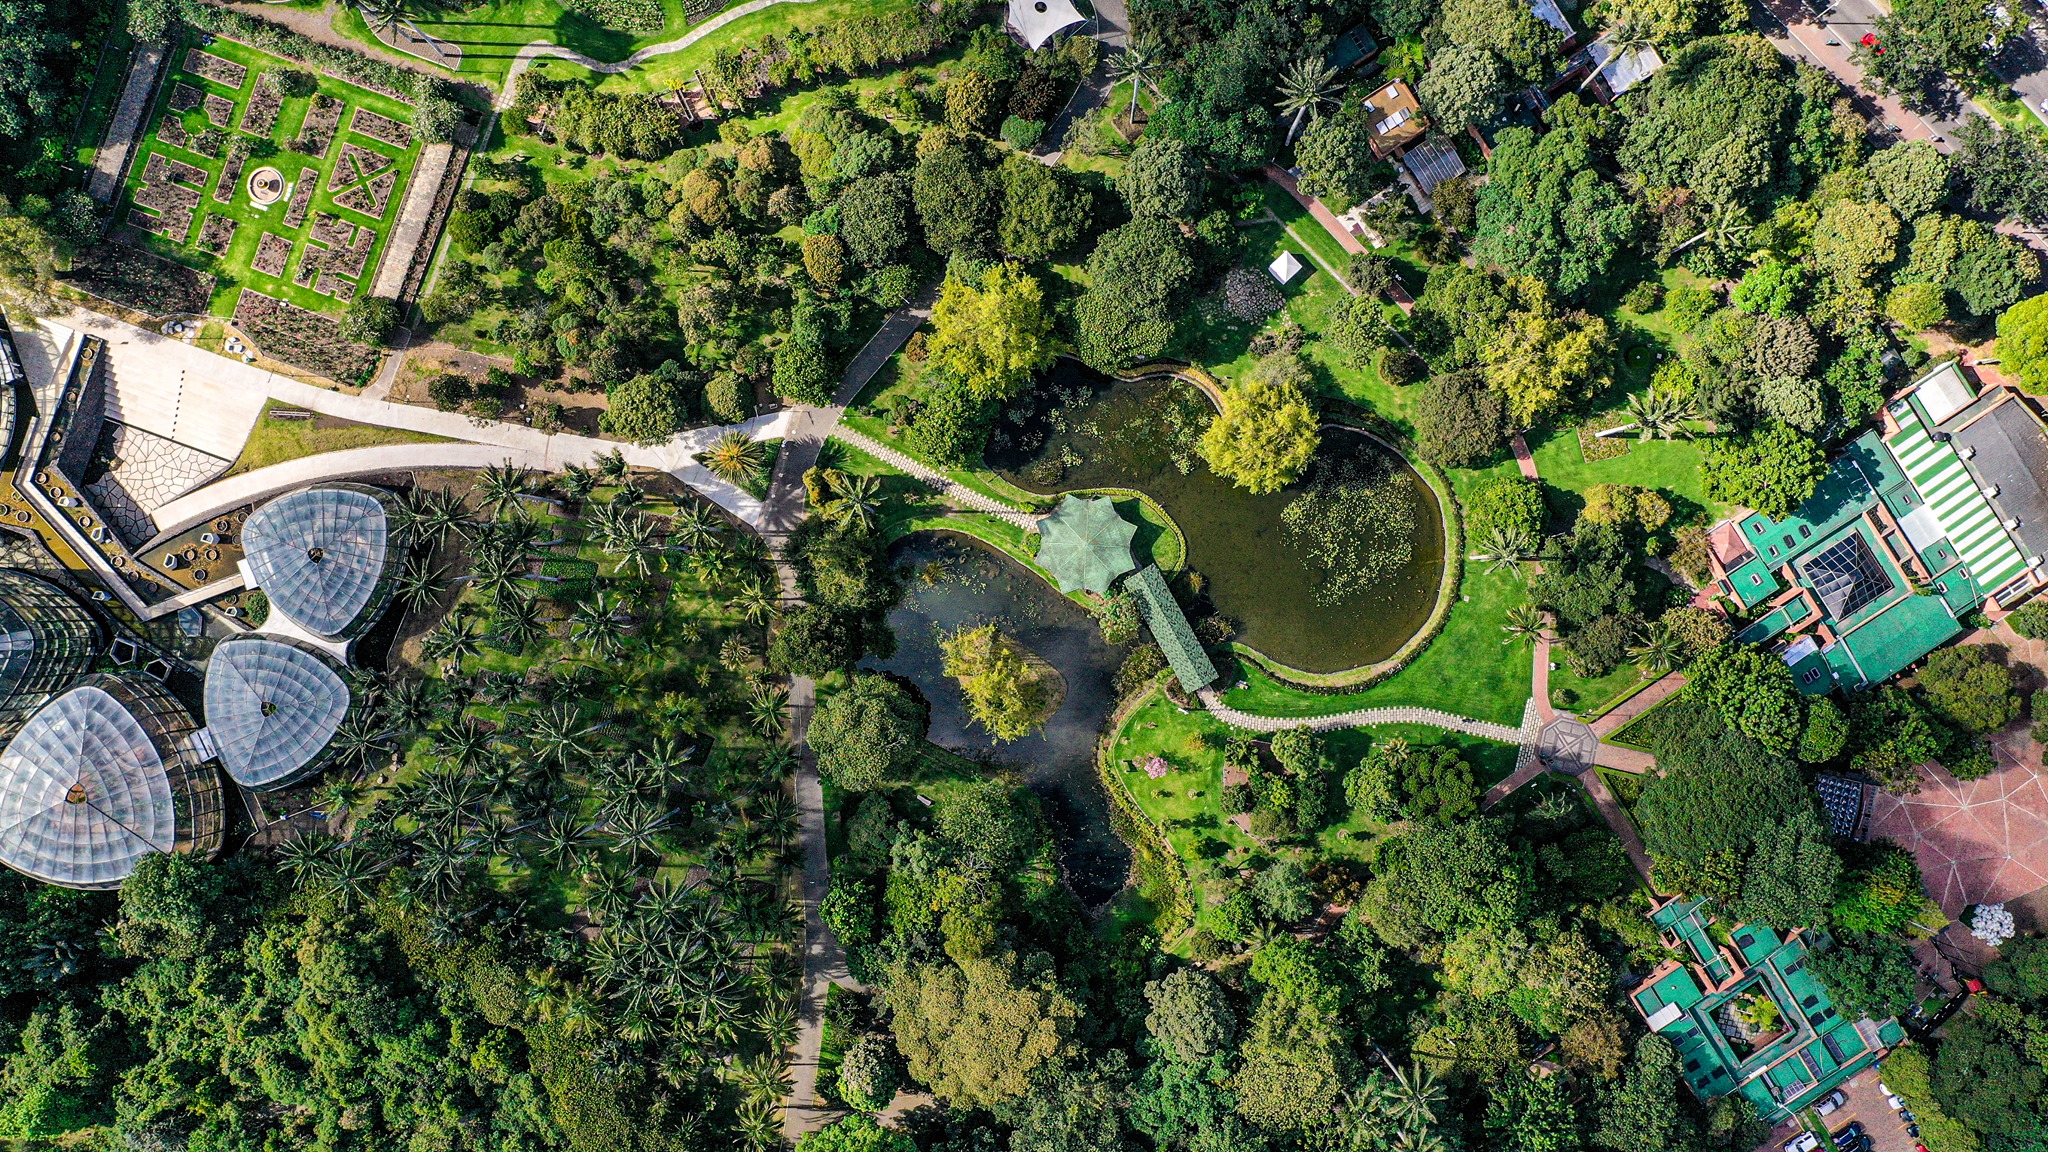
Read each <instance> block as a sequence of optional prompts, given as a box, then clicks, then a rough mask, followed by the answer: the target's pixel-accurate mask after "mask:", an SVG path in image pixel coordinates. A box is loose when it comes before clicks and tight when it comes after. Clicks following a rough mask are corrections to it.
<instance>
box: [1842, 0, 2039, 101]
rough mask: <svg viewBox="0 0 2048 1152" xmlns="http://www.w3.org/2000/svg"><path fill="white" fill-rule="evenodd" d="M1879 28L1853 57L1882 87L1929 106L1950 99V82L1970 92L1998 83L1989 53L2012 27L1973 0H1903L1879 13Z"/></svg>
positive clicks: (1887, 91)
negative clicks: (1946, 90) (1882, 13)
mask: <svg viewBox="0 0 2048 1152" xmlns="http://www.w3.org/2000/svg"><path fill="white" fill-rule="evenodd" d="M1875 32H1876V39H1875V41H1874V42H1873V43H1872V44H1870V45H1858V46H1857V47H1856V49H1855V50H1854V51H1853V52H1852V53H1851V54H1850V58H1851V59H1852V60H1853V61H1854V62H1855V63H1856V64H1857V65H1859V66H1860V67H1861V68H1862V69H1863V74H1864V76H1865V77H1867V78H1868V79H1869V80H1870V81H1871V82H1872V84H1873V86H1874V87H1876V88H1877V89H1878V90H1879V91H1881V92H1883V93H1885V94H1886V95H1890V96H1898V97H1900V98H1901V99H1902V100H1903V101H1904V102H1905V104H1906V106H1907V107H1909V108H1912V109H1914V110H1916V111H1921V112H1926V111H1931V110H1934V109H1937V108H1940V107H1943V106H1944V105H1946V104H1947V103H1948V102H1949V101H1948V98H1947V95H1946V93H1945V92H1944V91H1943V89H1945V88H1946V86H1947V83H1948V82H1951V81H1952V82H1954V83H1955V84H1957V85H1959V86H1960V87H1961V88H1962V89H1963V90H1964V91H1966V92H1971V93H1976V92H1981V91H1985V90H1988V89H1990V88H1991V87H1993V86H1995V85H1996V83H1997V77H1996V76H1995V75H1993V74H1992V72H1991V66H1990V59H1991V56H1992V54H1993V52H1994V51H1995V46H1996V45H1997V44H2000V43H2002V42H2003V41H2004V40H2005V39H2006V37H2007V36H2009V35H2010V34H2011V28H2010V25H2009V23H2008V25H2007V26H2005V27H2001V25H2000V23H1999V22H1998V21H1997V20H1994V19H1993V17H1992V15H1991V9H1989V8H1987V7H1979V6H1977V5H1975V4H1972V3H1970V2H1969V0H1903V2H1902V3H1898V4H1894V5H1892V7H1891V11H1890V12H1889V13H1887V14H1885V15H1883V16H1880V17H1878V18H1877V23H1876V28H1875Z"/></svg>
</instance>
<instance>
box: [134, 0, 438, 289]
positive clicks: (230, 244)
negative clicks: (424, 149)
mask: <svg viewBox="0 0 2048 1152" xmlns="http://www.w3.org/2000/svg"><path fill="white" fill-rule="evenodd" d="M196 35H197V34H195V33H193V32H191V31H189V30H188V31H187V32H186V33H185V34H184V35H183V36H182V37H181V39H180V40H179V42H178V44H177V46H176V47H175V48H174V50H173V53H172V63H173V67H172V69H171V71H170V75H169V76H168V77H167V78H166V80H165V81H164V83H163V86H162V90H161V91H160V92H159V93H158V96H157V103H156V106H155V108H154V109H153V110H152V112H151V115H150V117H149V119H148V123H149V124H150V126H151V132H150V135H149V136H148V137H147V138H146V139H145V140H144V141H143V142H142V146H141V148H140V149H139V150H138V152H137V154H136V158H135V161H134V163H133V165H132V167H131V169H130V175H129V183H128V196H129V201H130V204H131V206H130V207H128V208H127V209H126V211H125V214H124V216H123V219H124V220H126V221H127V222H128V223H131V224H133V225H135V226H136V228H137V229H138V231H142V232H144V233H147V229H148V228H149V227H150V226H151V225H152V224H155V225H157V226H159V227H166V226H167V225H164V224H162V223H161V222H160V221H158V220H157V219H154V218H152V216H151V215H150V214H149V212H148V211H146V210H145V209H143V208H141V207H140V206H134V198H135V197H136V195H137V194H138V193H141V194H143V195H145V196H147V195H149V194H148V193H144V192H143V188H144V185H145V183H147V182H148V177H149V163H150V161H151V159H152V158H153V157H162V160H161V161H159V166H160V167H162V166H163V165H166V164H168V163H169V162H172V161H175V162H177V163H179V164H182V165H190V166H192V167H194V168H196V169H199V170H200V171H202V172H203V173H204V179H203V186H202V187H201V188H199V189H198V190H197V192H196V193H193V195H196V198H197V200H198V206H197V207H196V208H195V209H194V210H193V212H192V217H193V219H192V221H191V223H190V225H189V226H188V227H186V228H185V229H184V230H183V231H182V232H178V231H176V230H175V228H172V231H173V234H172V235H168V236H166V235H156V234H144V235H141V236H140V237H139V238H138V239H136V240H135V241H134V242H135V243H137V244H139V245H140V246H142V247H145V248H147V249H149V250H150V251H153V252H155V253H157V254H158V255H161V256H167V257H169V258H171V259H173V260H177V261H179V262H181V263H184V264H187V265H190V266H192V267H195V268H198V269H201V270H203V271H207V272H212V273H214V274H215V275H216V276H217V277H218V278H219V279H218V282H217V284H216V286H215V289H214V294H213V300H212V307H211V311H212V313H213V314H214V315H217V316H231V315H233V314H234V311H235V304H236V301H237V299H238V298H239V297H240V295H241V290H242V289H243V288H245V287H247V288H252V289H255V290H256V291H258V292H261V293H263V294H265V295H268V296H272V297H275V298H277V299H280V300H285V301H288V302H290V303H292V304H296V305H298V306H299V307H301V308H305V309H307V310H309V311H313V312H324V313H328V314H330V315H338V314H340V313H341V312H343V311H344V310H345V309H346V308H347V301H348V299H349V297H351V296H353V295H367V294H368V292H369V290H370V284H371V282H372V281H373V280H374V279H375V276H376V270H377V266H378V263H379V262H380V260H381V259H382V257H383V255H384V248H385V246H386V244H387V242H388V241H389V239H390V233H391V231H392V223H391V222H393V221H395V220H396V218H397V215H398V209H399V206H400V204H401V203H402V202H403V200H404V197H405V192H406V188H407V186H408V184H409V183H410V179H411V176H412V170H413V165H414V163H415V162H416V161H417V159H418V157H419V151H420V147H421V144H420V141H419V140H418V138H417V137H413V138H412V139H411V141H410V142H409V143H408V144H406V145H405V146H403V147H398V146H395V145H393V144H390V143H386V142H384V141H381V140H377V139H374V138H372V137H370V136H367V135H365V134H363V133H362V132H360V131H357V130H355V129H356V127H357V125H356V121H355V118H356V116H357V115H358V114H359V112H370V113H374V114H376V115H378V116H382V117H385V118H387V119H390V120H395V121H398V122H399V123H401V124H410V123H411V121H412V108H411V106H410V105H408V104H405V103H403V102H402V101H399V100H395V99H393V98H391V97H389V96H384V95H381V94H379V93H375V92H370V91H368V90H366V89H363V88H358V87H356V86H354V85H352V84H348V83H344V82H343V81H340V80H336V79H334V78H333V77H331V76H326V75H319V74H313V75H314V76H315V81H316V85H317V91H318V93H319V94H320V95H324V96H327V97H330V98H332V99H335V100H339V101H340V102H341V103H342V105H343V108H342V111H341V115H340V121H339V123H338V124H336V125H335V126H334V128H333V130H332V133H331V136H330V138H329V139H328V141H327V142H326V143H325V144H324V145H322V146H321V147H320V149H319V151H320V154H319V155H317V156H313V155H307V154H305V153H303V152H297V151H293V150H292V147H291V145H292V144H293V143H294V142H295V141H296V140H297V138H298V137H299V136H300V134H301V129H302V127H303V126H304V124H305V121H306V119H307V114H308V112H309V110H310V109H311V106H312V103H313V97H289V98H286V99H285V100H284V101H283V106H282V107H281V108H280V109H279V110H278V112H277V115H276V119H275V121H274V122H273V123H272V124H271V126H270V128H269V130H268V132H267V133H262V132H258V133H254V134H250V133H244V132H242V131H240V128H241V125H242V124H243V122H244V117H245V116H246V115H247V114H248V110H249V105H250V101H251V98H252V96H253V94H254V93H255V92H256V90H257V86H258V83H259V81H260V78H261V76H262V74H263V73H265V72H269V71H276V70H284V69H290V70H294V71H301V72H303V71H306V70H305V69H304V68H302V67H300V66H298V65H295V64H293V63H291V62H289V61H285V60H282V59H279V58H278V57H275V56H271V55H269V54H267V53H263V52H258V51H256V50H255V49H253V48H250V47H248V46H246V45H243V44H239V43H236V42H234V41H231V40H227V39H216V40H214V42H213V43H211V44H210V45H208V46H207V47H206V48H205V51H206V52H207V53H209V54H211V55H213V56H217V57H220V58H222V59H225V60H228V61H230V62H232V63H234V64H238V65H241V66H242V67H243V68H245V69H246V70H247V74H246V75H245V76H243V77H242V82H241V84H240V85H239V86H237V87H230V86H228V85H227V84H226V83H223V82H218V81H215V80H211V79H207V78H204V77H201V76H199V75H197V74H196V73H193V72H190V71H187V70H186V68H185V65H186V63H187V55H186V53H187V50H188V49H190V48H193V47H194V46H196V45H197V43H198V41H197V39H196ZM181 90H182V91H184V92H187V93H190V92H193V91H196V92H197V93H199V94H200V95H201V96H202V97H204V96H217V97H220V98H223V99H225V100H227V101H229V102H231V105H232V107H231V109H230V110H229V111H228V112H227V114H226V115H225V116H224V117H223V119H225V121H226V123H227V125H228V126H230V127H231V128H232V129H233V130H232V131H226V130H224V134H225V135H226V136H227V138H228V139H230V140H241V141H243V142H245V143H247V144H249V145H250V146H251V148H252V154H251V156H250V157H249V159H248V160H247V162H246V164H243V165H241V166H240V173H239V175H238V176H237V177H236V179H235V180H234V182H233V184H231V185H230V186H229V188H228V191H227V197H226V199H225V200H223V199H222V198H220V195H219V187H220V185H221V183H222V180H223V176H224V170H226V169H232V168H235V167H236V164H235V162H234V161H233V160H232V159H230V158H228V157H227V156H226V155H225V149H223V150H222V151H223V154H222V155H220V156H206V155H203V154H201V153H200V152H197V151H193V150H192V149H191V148H190V147H178V146H174V145H173V144H171V143H169V142H167V141H166V140H165V138H164V134H165V132H166V130H167V129H166V125H170V128H169V131H170V132H171V133H172V134H173V135H175V133H176V132H177V130H178V129H179V128H182V129H183V130H184V132H185V133H186V134H187V136H188V137H197V136H198V135H199V133H200V132H202V131H203V130H205V129H206V128H208V126H209V121H208V114H207V112H206V111H205V110H204V108H203V106H202V107H195V108H192V109H190V110H188V111H185V112H182V113H181V112H178V111H176V110H174V109H172V108H171V107H170V105H171V103H172V102H173V101H174V100H176V99H177V98H178V95H179V93H180V92H181ZM188 143H190V144H195V145H196V144H197V143H198V140H197V139H188ZM358 149H359V150H361V151H355V150H358ZM345 152H347V153H350V155H352V156H353V157H356V158H358V159H361V160H362V161H364V162H366V163H368V164H369V165H370V166H371V167H372V168H373V169H374V170H376V171H377V172H378V173H379V174H378V175H376V176H375V177H373V178H370V179H367V180H363V181H358V180H357V179H356V171H357V165H356V159H351V158H349V156H344V153H345ZM379 165H383V166H384V167H381V168H379V167H378V166H379ZM265 166H268V167H272V168H275V169H277V170H278V172H279V173H280V174H281V175H282V176H283V178H284V180H285V182H286V188H285V191H284V194H283V195H281V196H280V197H279V198H278V199H277V200H276V202H275V203H272V204H269V205H265V206H259V205H257V204H256V203H255V202H254V201H253V200H252V199H251V196H250V189H249V178H250V176H251V175H252V174H253V173H255V172H256V171H257V170H258V169H260V168H263V167H265ZM337 170H340V173H341V174H340V175H339V176H337V174H336V173H337ZM307 172H310V173H312V175H311V177H310V179H311V180H312V181H313V182H314V184H315V186H316V188H317V191H316V192H315V193H314V194H313V195H312V197H311V199H310V202H309V203H306V204H305V205H304V207H303V208H302V210H301V218H299V219H298V220H297V221H296V222H295V223H291V222H288V218H289V217H290V216H291V215H292V204H293V200H294V195H295V194H296V195H297V196H298V198H300V199H303V198H304V191H303V189H302V188H301V187H300V184H301V182H302V181H303V180H305V179H308V177H305V176H302V173H307ZM383 173H390V174H391V175H392V179H390V180H388V181H387V180H385V177H384V175H383ZM384 183H388V184H389V185H390V187H389V188H388V189H387V190H384V191H383V203H382V204H381V205H377V204H375V202H374V201H375V199H376V196H377V193H376V192H374V191H371V189H372V188H373V187H376V188H382V184H384ZM174 187H176V188H179V189H185V188H186V186H185V185H175V186H174ZM352 190H354V192H355V194H354V195H351V192H352ZM187 191H189V190H187ZM180 194H181V195H183V194H186V193H184V192H181V193H180ZM214 219H220V220H223V221H229V222H232V223H233V225H234V232H233V236H232V238H230V239H229V240H228V241H227V243H226V245H225V246H224V247H223V248H222V249H221V250H220V252H219V253H218V254H217V255H215V254H210V253H208V252H206V251H204V250H202V249H201V248H199V247H198V245H199V243H200V241H201V240H202V238H203V237H205V235H206V230H207V227H208V222H209V221H211V220H214ZM323 219H327V220H331V221H333V222H334V223H332V224H331V225H329V227H328V230H327V232H326V239H324V240H321V239H315V234H316V227H317V226H318V225H320V223H321V222H322V221H323ZM359 229H360V230H361V231H358V230H359ZM344 230H345V232H346V233H347V234H348V236H349V237H350V239H349V240H348V241H347V242H343V241H341V240H340V239H339V237H340V236H341V235H342V234H343V232H344ZM266 234H271V235H275V236H277V237H280V238H281V239H283V240H285V241H287V242H288V243H289V245H290V249H289V253H290V254H289V258H288V263H287V265H286V267H285V268H284V270H283V271H284V273H285V274H283V275H270V274H266V273H264V272H259V271H257V270H256V269H255V268H254V267H253V266H252V261H254V259H255V257H256V254H257V248H258V246H259V244H260V243H261V242H262V240H263V237H264V236H265V235H266ZM366 241H367V248H366V250H365V249H364V246H365V244H366ZM344 252H346V253H347V256H346V261H347V262H348V263H353V261H354V259H355V257H356V255H358V254H359V253H360V254H361V255H362V257H363V263H362V267H361V270H360V272H359V273H356V274H354V275H349V274H348V273H350V272H351V271H353V269H351V268H348V267H341V268H339V269H336V270H334V272H333V273H332V275H327V274H322V275H320V276H318V277H317V278H316V277H314V276H310V275H307V274H306V273H305V269H307V268H308V263H307V261H308V257H310V256H313V255H314V254H316V253H317V254H319V255H320V258H322V259H327V260H332V261H335V262H337V263H339V262H342V261H343V259H344ZM317 264H318V262H317V260H316V261H315V264H314V265H313V266H314V267H317ZM300 279H304V280H305V281H306V283H303V284H301V283H298V282H297V281H298V280H300ZM323 287H324V288H326V289H327V291H326V292H324V293H323V292H321V291H318V290H316V289H319V288H323Z"/></svg>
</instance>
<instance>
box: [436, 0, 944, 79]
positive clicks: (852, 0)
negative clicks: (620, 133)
mask: <svg viewBox="0 0 2048 1152" xmlns="http://www.w3.org/2000/svg"><path fill="white" fill-rule="evenodd" d="M676 3H677V0H662V4H663V6H664V7H665V8H667V7H670V6H673V5H675V4H676ZM919 3H920V0H787V2H785V3H780V4H776V5H775V6H773V7H771V8H766V9H763V10H761V11H759V12H754V13H751V14H749V15H746V16H742V17H740V18H739V19H737V20H735V21H733V22H732V23H730V24H728V25H726V26H725V27H723V28H720V29H719V30H718V31H717V32H716V33H715V34H713V35H710V36H706V37H705V38H704V39H703V40H700V41H698V42H697V43H695V44H692V45H690V46H689V47H688V48H685V49H683V50H681V51H679V52H671V53H668V54H667V55H663V56H655V57H653V58H651V59H649V60H647V61H646V62H645V63H643V64H641V65H640V66H639V67H637V68H629V69H627V70H626V71H624V72H620V73H617V74H614V75H610V76H598V77H596V79H597V80H598V81H599V87H601V88H603V89H605V90H606V91H609V92H620V93H630V92H666V91H669V90H670V89H673V88H677V87H681V86H683V85H687V84H689V83H690V82H691V76H692V75H693V74H694V73H695V72H696V71H697V69H699V68H702V67H704V66H705V65H707V64H709V63H710V62H711V58H712V57H713V56H714V55H716V54H717V53H719V52H720V51H722V50H725V49H728V48H738V47H741V46H743V45H751V44H757V43H759V42H760V41H761V40H762V39H763V38H764V37H767V36H771V35H773V36H787V35H789V34H790V33H791V32H793V31H797V30H799V29H801V30H805V31H808V30H810V29H814V28H818V27H821V26H823V25H826V24H841V23H844V22H846V21H847V20H850V19H853V18H855V17H859V16H876V15H881V14H884V13H890V12H901V11H905V10H908V9H911V8H915V7H918V6H919ZM505 7H522V8H523V7H532V8H556V7H557V6H556V5H555V4H554V3H552V2H551V0H523V2H521V3H516V4H508V5H505ZM726 7H730V5H720V10H723V9H724V8H726ZM464 18H465V19H468V17H464ZM706 18H707V19H708V18H709V14H707V17H706ZM699 23H701V21H699ZM422 27H424V28H425V29H426V31H428V32H432V33H434V34H435V35H439V34H440V33H438V32H436V31H435V26H434V25H431V24H429V25H423V26H422ZM453 30H454V31H457V32H463V31H464V30H463V29H462V28H461V27H460V26H459V25H457V26H454V27H453ZM523 30H524V31H528V32H531V31H532V29H531V28H527V29H523ZM688 31H689V29H688V28H686V27H684V26H683V25H682V24H681V23H680V22H679V20H678V18H677V17H675V16H671V17H670V22H669V24H668V26H667V27H666V28H665V29H664V30H663V31H662V32H661V34H660V35H658V36H651V37H648V38H646V39H644V40H633V41H624V42H623V43H625V44H630V45H631V47H618V48H613V49H612V50H610V51H607V52H592V51H589V50H588V49H585V48H580V47H578V46H577V45H575V44H567V42H566V41H561V40H556V41H555V42H556V43H563V44H567V46H569V47H572V48H578V50H579V51H582V52H583V53H584V54H585V55H587V56H589V57H591V58H592V59H595V60H623V59H625V58H626V57H627V56H629V55H631V54H632V53H633V52H634V51H637V50H638V49H640V48H645V47H651V46H653V45H655V44H658V43H664V42H667V41H670V40H675V39H678V38H680V37H682V36H683V35H685V34H687V33H688ZM464 34H465V35H467V34H468V33H467V32H464ZM550 39H554V38H553V37H552V36H551V35H550V34H549V33H548V32H547V31H546V30H545V29H543V30H541V31H540V32H538V33H537V34H533V35H528V36H526V37H525V39H523V40H521V41H520V42H519V44H518V45H504V46H501V50H502V51H503V52H504V56H505V59H504V60H502V61H493V60H483V59H479V61H478V64H479V67H484V66H490V65H495V69H494V71H495V74H496V75H498V76H502V75H504V73H505V70H506V68H508V67H509V66H510V65H511V57H512V56H513V55H515V54H516V53H517V52H518V49H519V47H520V46H523V45H524V44H526V43H527V42H528V41H532V40H550ZM484 51H491V49H489V48H486V49H484ZM464 67H465V68H467V67H468V59H467V49H465V59H464ZM534 68H536V69H537V70H539V71H541V72H542V73H543V74H545V75H547V76H550V77H554V78H563V77H569V78H575V79H589V78H592V76H593V73H592V72H591V71H590V70H589V69H588V68H584V67H582V66H580V65H576V64H571V63H570V62H568V61H566V60H556V59H550V60H546V61H536V62H535V63H534Z"/></svg>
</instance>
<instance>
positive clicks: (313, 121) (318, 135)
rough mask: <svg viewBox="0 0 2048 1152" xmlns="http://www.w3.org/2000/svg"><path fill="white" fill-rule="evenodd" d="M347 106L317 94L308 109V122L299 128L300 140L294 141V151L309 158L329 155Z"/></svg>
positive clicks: (329, 97) (330, 97) (332, 98)
mask: <svg viewBox="0 0 2048 1152" xmlns="http://www.w3.org/2000/svg"><path fill="white" fill-rule="evenodd" d="M346 107H347V105H345V104H343V103H342V102H341V101H339V100H336V99H335V98H334V97H332V96H328V95H325V94H317V95H315V96H314V97H313V103H312V104H311V105H310V106H309V107H307V109H306V122H305V123H304V124H301V125H300V126H299V138H298V139H297V140H294V141H292V151H294V152H304V153H305V154H306V155H308V156H325V155H327V148H328V145H330V144H333V143H334V130H335V129H336V128H339V127H341V112H342V109H343V108H346Z"/></svg>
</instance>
